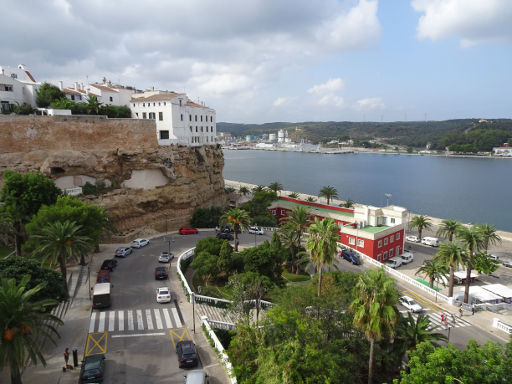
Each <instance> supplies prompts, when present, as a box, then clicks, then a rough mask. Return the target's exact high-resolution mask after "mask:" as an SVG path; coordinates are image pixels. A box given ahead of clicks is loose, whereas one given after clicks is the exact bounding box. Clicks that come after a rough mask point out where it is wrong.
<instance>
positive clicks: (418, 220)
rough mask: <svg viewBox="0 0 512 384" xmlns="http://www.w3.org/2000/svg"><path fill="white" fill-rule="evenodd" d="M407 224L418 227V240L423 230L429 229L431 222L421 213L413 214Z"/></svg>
mask: <svg viewBox="0 0 512 384" xmlns="http://www.w3.org/2000/svg"><path fill="white" fill-rule="evenodd" d="M409 225H410V226H411V228H418V237H419V238H420V241H421V233H422V232H423V230H424V229H429V228H430V227H432V223H431V221H430V219H429V218H428V217H425V216H423V215H420V216H414V217H413V218H412V220H411V222H410V223H409Z"/></svg>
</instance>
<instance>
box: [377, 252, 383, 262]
mask: <svg viewBox="0 0 512 384" xmlns="http://www.w3.org/2000/svg"><path fill="white" fill-rule="evenodd" d="M381 256H382V255H381V254H380V253H379V254H378V255H377V261H380V258H381Z"/></svg>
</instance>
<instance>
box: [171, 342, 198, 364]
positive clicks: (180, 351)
mask: <svg viewBox="0 0 512 384" xmlns="http://www.w3.org/2000/svg"><path fill="white" fill-rule="evenodd" d="M176 354H177V355H178V364H179V367H180V368H183V367H196V366H197V364H198V362H199V361H198V360H197V353H196V346H195V345H194V343H193V342H192V341H190V340H183V341H180V342H179V343H178V344H176Z"/></svg>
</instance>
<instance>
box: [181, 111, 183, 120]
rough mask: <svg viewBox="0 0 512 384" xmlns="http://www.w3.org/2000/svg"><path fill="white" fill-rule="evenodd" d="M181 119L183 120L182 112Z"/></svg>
mask: <svg viewBox="0 0 512 384" xmlns="http://www.w3.org/2000/svg"><path fill="white" fill-rule="evenodd" d="M181 121H183V113H182V114H181Z"/></svg>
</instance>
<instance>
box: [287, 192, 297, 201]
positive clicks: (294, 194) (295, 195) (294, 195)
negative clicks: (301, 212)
mask: <svg viewBox="0 0 512 384" xmlns="http://www.w3.org/2000/svg"><path fill="white" fill-rule="evenodd" d="M288 197H291V198H292V199H296V198H298V197H299V194H298V193H297V192H292V193H290V194H289V195H288Z"/></svg>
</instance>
